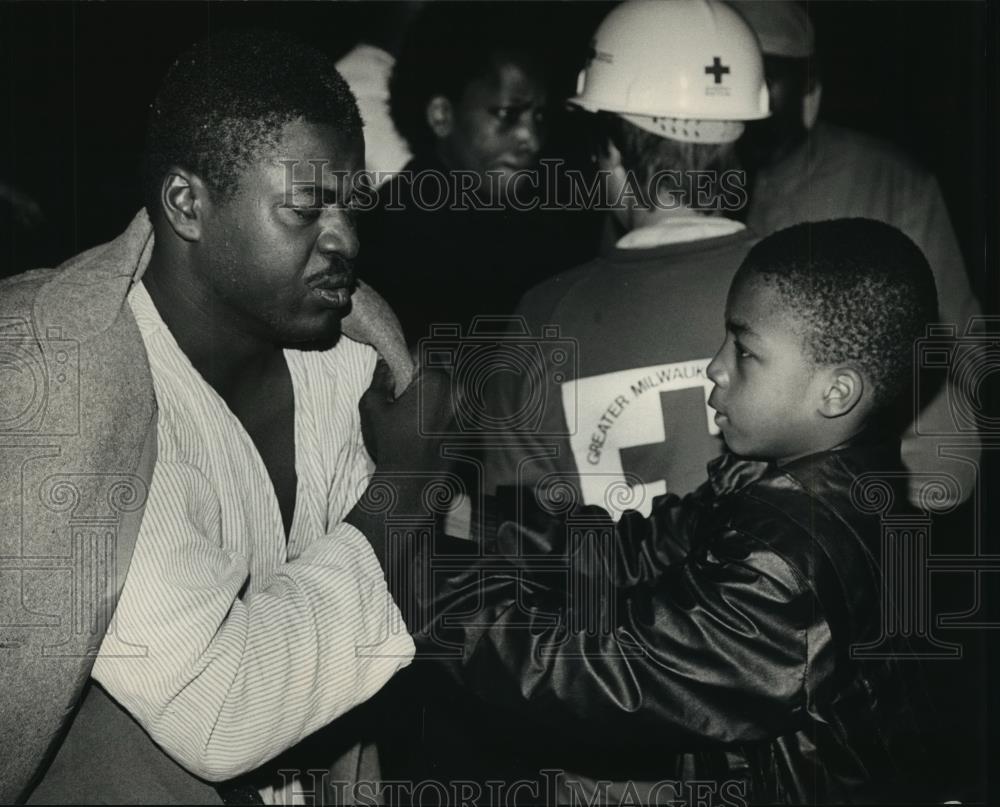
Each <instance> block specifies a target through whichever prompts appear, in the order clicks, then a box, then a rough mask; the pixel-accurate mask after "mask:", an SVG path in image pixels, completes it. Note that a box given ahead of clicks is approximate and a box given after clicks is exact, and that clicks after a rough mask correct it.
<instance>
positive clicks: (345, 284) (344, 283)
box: [306, 274, 354, 308]
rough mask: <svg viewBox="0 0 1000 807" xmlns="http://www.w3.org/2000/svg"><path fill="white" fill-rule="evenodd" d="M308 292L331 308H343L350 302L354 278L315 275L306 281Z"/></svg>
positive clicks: (349, 276)
mask: <svg viewBox="0 0 1000 807" xmlns="http://www.w3.org/2000/svg"><path fill="white" fill-rule="evenodd" d="M306 285H307V286H308V287H309V290H310V292H311V293H312V294H313V295H314V296H316V297H317V298H318V299H319V300H320V301H322V302H323V303H324V304H325V305H328V306H330V307H331V308H345V307H346V306H348V305H349V304H350V302H351V292H352V291H353V290H354V278H353V277H352V276H351V275H340V274H338V275H317V276H315V277H312V278H310V279H309V280H307V281H306Z"/></svg>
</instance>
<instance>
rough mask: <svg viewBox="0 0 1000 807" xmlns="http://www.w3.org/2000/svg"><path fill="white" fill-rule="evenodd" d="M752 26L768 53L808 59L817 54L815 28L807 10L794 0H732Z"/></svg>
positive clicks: (762, 48)
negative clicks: (792, 0) (793, 0)
mask: <svg viewBox="0 0 1000 807" xmlns="http://www.w3.org/2000/svg"><path fill="white" fill-rule="evenodd" d="M729 2H730V3H731V5H732V6H733V8H735V9H736V10H737V11H738V12H739V13H740V16H741V17H743V19H745V20H746V21H747V23H749V25H750V27H751V28H753V30H754V33H755V34H757V38H758V39H759V40H760V49H761V50H762V51H764V53H766V54H768V55H769V56H790V57H792V58H795V59H808V58H809V57H810V56H813V55H815V53H816V31H815V29H814V28H813V24H812V21H811V20H810V19H809V15H808V14H806V10H805V9H804V8H803V7H802V6H801V5H799V4H798V3H793V2H791V0H729Z"/></svg>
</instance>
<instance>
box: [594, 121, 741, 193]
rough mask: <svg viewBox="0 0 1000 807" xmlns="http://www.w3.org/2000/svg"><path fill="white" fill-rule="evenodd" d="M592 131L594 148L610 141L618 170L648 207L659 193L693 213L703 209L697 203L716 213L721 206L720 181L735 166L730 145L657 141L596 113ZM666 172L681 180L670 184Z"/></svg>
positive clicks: (600, 147) (733, 147) (627, 125)
mask: <svg viewBox="0 0 1000 807" xmlns="http://www.w3.org/2000/svg"><path fill="white" fill-rule="evenodd" d="M594 127H595V129H596V135H597V137H596V141H597V147H598V149H605V144H606V143H607V142H608V141H609V140H610V141H611V143H613V144H614V147H615V148H616V149H618V151H619V153H620V154H621V160H622V167H623V168H624V169H625V170H626V171H627V172H628V173H629V175H630V176H631V177H634V180H635V182H636V183H637V185H638V187H637V190H638V191H640V192H645V193H648V195H649V197H650V198H649V201H650V203H651V204H656V201H657V200H656V199H652V198H651V195H652V194H653V193H656V192H657V191H659V192H661V193H662V192H670V193H672V194H673V195H674V196H675V197H676V198H677V199H678V201H680V202H682V203H683V204H685V205H687V206H688V207H692V208H695V209H699V208H701V207H704V205H702V204H701V203H699V201H698V200H699V198H704V199H708V200H711V204H710V205H709V206H708V207H710V208H711V209H717V208H718V207H719V206H720V205H721V196H720V194H721V185H720V180H721V178H722V176H723V175H724V174H725V173H726V172H728V171H735V170H737V169H738V167H739V162H738V160H737V158H736V149H735V143H688V142H684V141H681V140H673V139H671V138H668V137H660V136H659V135H657V134H653V133H652V132H647V131H645V130H644V129H640V128H639V127H638V126H635V125H634V124H632V123H629V122H628V121H627V120H625V119H624V118H623V117H621V116H620V115H616V114H614V113H613V112H598V113H597V114H596V115H595V116H594ZM667 172H676V173H677V174H679V175H680V176H679V177H678V179H677V181H674V182H671V181H664V179H663V175H664V174H666V173H667ZM696 175H697V177H698V178H697V180H696V179H695V177H696ZM658 177H659V178H658ZM696 189H697V191H698V193H696V192H695V191H696ZM643 199H644V200H645V199H646V197H645V196H644V197H643Z"/></svg>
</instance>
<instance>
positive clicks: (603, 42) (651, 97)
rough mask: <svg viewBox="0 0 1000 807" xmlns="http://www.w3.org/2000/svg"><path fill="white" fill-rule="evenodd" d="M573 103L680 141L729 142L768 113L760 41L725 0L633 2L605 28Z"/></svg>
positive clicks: (599, 32) (604, 24)
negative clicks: (752, 122)
mask: <svg viewBox="0 0 1000 807" xmlns="http://www.w3.org/2000/svg"><path fill="white" fill-rule="evenodd" d="M570 103H573V104H576V105H577V106H580V107H583V108H584V109H586V110H589V111H591V112H597V111H605V112H614V113H617V114H619V115H621V116H622V117H624V118H625V119H626V120H628V121H630V122H631V123H633V124H635V125H636V126H639V127H640V128H642V129H645V130H647V131H650V132H653V133H654V134H658V135H660V136H662V137H670V138H673V139H675V140H684V141H687V142H701V143H727V142H731V141H733V140H736V139H737V138H738V137H739V136H740V134H742V132H743V123H742V121H747V120H758V119H760V118H766V117H767V116H768V114H769V113H768V97H767V84H766V82H765V80H764V66H763V61H762V58H761V53H760V47H759V45H758V44H757V37H756V36H755V35H754V33H753V31H752V30H751V29H750V28H749V26H748V25H747V24H746V23H745V22H744V21H743V19H742V18H741V17H740V16H739V14H737V13H736V12H735V11H733V10H732V9H731V8H729V6H727V5H725V4H723V3H721V2H717V0H627V2H625V3H622V4H621V5H620V6H617V7H616V8H615V9H614V10H613V11H612V12H611V13H610V14H608V16H607V17H605V18H604V21H603V22H602V23H601V24H600V26H599V27H598V29H597V32H596V33H595V34H594V39H593V52H592V54H591V59H590V61H589V63H588V64H587V66H586V67H585V68H584V69H583V70H582V71H580V77H579V79H578V81H577V94H576V96H575V97H574V98H571V99H570Z"/></svg>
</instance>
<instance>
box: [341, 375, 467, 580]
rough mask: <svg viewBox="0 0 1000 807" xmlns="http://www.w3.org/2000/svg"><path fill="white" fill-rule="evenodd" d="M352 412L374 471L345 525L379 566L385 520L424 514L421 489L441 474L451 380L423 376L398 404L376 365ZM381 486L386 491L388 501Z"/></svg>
mask: <svg viewBox="0 0 1000 807" xmlns="http://www.w3.org/2000/svg"><path fill="white" fill-rule="evenodd" d="M358 408H359V410H360V412H361V433H362V436H363V437H364V441H365V447H366V448H367V449H368V453H369V455H370V456H371V458H372V459H373V460H375V466H376V470H375V474H374V475H373V476H372V478H371V480H370V481H369V486H368V489H367V490H366V491H365V493H364V494H362V496H361V499H360V500H359V501H358V503H357V505H355V507H354V509H352V510H351V512H350V513H348V514H347V516H346V518H345V521H346V522H347V523H349V524H352V525H353V526H354V527H356V528H357V529H358V530H360V531H361V532H362V533H363V534H364V535H365V537H366V538H368V541H369V542H370V543H371V545H372V549H373V550H374V551H375V554H376V556H377V557H378V559H379V562H380V563H383V564H385V563H386V561H387V553H388V552H389V547H387V545H386V539H387V535H388V532H389V529H388V522H387V520H388V519H389V517H390V515H397V516H398V515H403V514H411V515H412V514H422V513H424V511H425V503H424V490H425V486H426V485H427V483H428V482H429V481H430V480H431V479H433V478H434V477H435V476H436V475H438V474H444V472H445V471H446V470H447V465H448V460H447V459H446V458H445V457H444V456H443V452H442V450H441V448H442V443H443V441H444V439H445V438H444V437H442V434H445V433H447V431H448V430H449V427H450V424H451V421H452V420H453V419H454V408H453V399H452V392H451V378H450V377H449V376H448V374H446V373H444V372H441V371H427V370H424V371H422V372H421V373H420V374H419V375H418V376H417V377H416V378H415V379H414V381H413V383H411V384H410V386H409V387H408V388H407V390H406V391H405V392H404V393H403V394H402V395H400V396H399V398H393V395H392V374H391V372H390V371H389V368H388V367H387V366H386V365H385V364H383V363H382V362H379V364H378V365H377V366H376V368H375V374H374V376H373V377H372V383H371V386H370V387H369V388H368V391H367V392H365V394H364V395H363V396H362V397H361V402H360V404H359V407H358ZM386 486H388V487H389V488H390V489H391V491H392V493H391V495H389V496H386V491H385V487H386Z"/></svg>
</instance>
